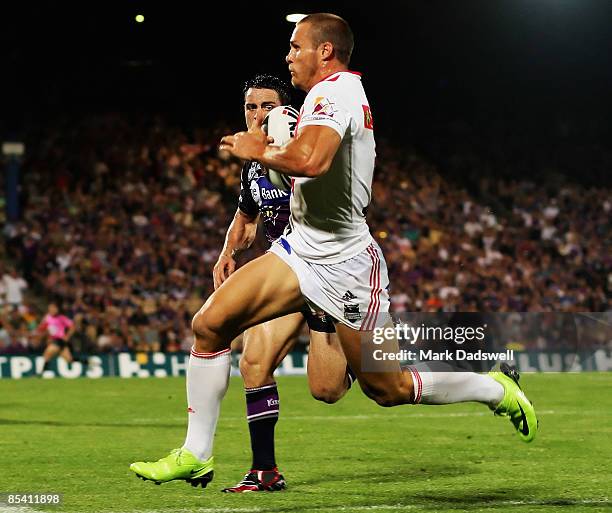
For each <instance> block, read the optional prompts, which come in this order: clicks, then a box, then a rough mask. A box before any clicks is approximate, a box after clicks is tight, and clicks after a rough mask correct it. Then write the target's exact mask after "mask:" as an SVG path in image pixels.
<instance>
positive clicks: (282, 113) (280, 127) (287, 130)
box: [261, 105, 299, 191]
mask: <svg viewBox="0 0 612 513" xmlns="http://www.w3.org/2000/svg"><path fill="white" fill-rule="evenodd" d="M298 116H299V113H298V111H297V110H295V109H294V108H293V107H291V106H290V105H281V106H280V107H275V108H274V109H272V110H271V111H270V112H269V113H268V115H267V116H266V119H264V122H263V125H262V127H261V128H262V129H263V131H264V132H265V133H266V134H268V135H269V136H271V137H273V138H274V142H273V143H272V146H284V145H285V144H287V143H288V142H289V141H290V140H291V138H292V137H293V136H294V135H295V127H296V126H297V120H298ZM268 180H270V182H271V183H272V185H274V186H275V187H278V188H279V189H282V190H284V191H287V190H289V189H291V177H290V176H287V175H284V174H282V173H279V172H278V171H275V170H274V169H269V168H268Z"/></svg>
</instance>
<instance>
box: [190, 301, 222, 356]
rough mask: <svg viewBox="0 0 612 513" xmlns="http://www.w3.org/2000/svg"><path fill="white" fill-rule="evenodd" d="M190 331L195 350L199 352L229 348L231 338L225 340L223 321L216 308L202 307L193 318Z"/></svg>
mask: <svg viewBox="0 0 612 513" xmlns="http://www.w3.org/2000/svg"><path fill="white" fill-rule="evenodd" d="M191 329H192V331H193V334H194V335H195V343H194V346H195V349H196V351H201V352H211V351H219V350H222V349H225V348H226V347H229V342H231V338H230V339H229V340H227V336H226V334H227V333H229V331H230V330H228V329H225V320H224V318H223V315H222V314H221V312H220V311H219V309H218V308H216V307H214V306H212V307H210V306H207V305H205V306H203V307H202V308H201V309H200V310H199V311H198V313H196V314H195V315H194V316H193V319H192V321H191Z"/></svg>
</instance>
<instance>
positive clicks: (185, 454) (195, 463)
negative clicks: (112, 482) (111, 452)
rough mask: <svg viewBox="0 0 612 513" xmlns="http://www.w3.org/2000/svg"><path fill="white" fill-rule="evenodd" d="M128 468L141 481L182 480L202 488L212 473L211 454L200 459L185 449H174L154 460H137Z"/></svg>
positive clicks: (156, 482) (160, 482) (209, 479)
mask: <svg viewBox="0 0 612 513" xmlns="http://www.w3.org/2000/svg"><path fill="white" fill-rule="evenodd" d="M130 470H131V471H132V472H134V473H135V474H136V475H137V476H138V477H139V478H140V479H142V480H143V481H153V482H154V483H155V484H156V485H159V484H162V483H167V482H168V481H175V480H182V481H187V482H188V483H189V484H190V485H191V486H198V485H199V486H201V487H202V488H206V485H207V484H208V483H210V482H211V481H212V478H213V475H214V472H213V458H212V456H211V457H210V458H209V459H207V460H206V461H200V460H198V459H197V458H196V457H195V456H194V455H193V454H192V453H191V452H190V451H188V450H187V449H174V450H173V451H172V452H171V453H170V454H168V456H166V457H165V458H162V459H161V460H158V461H155V462H145V461H137V462H136V463H132V464H131V465H130Z"/></svg>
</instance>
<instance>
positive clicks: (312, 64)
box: [285, 23, 319, 91]
mask: <svg viewBox="0 0 612 513" xmlns="http://www.w3.org/2000/svg"><path fill="white" fill-rule="evenodd" d="M311 30H312V27H311V26H310V23H300V24H299V25H296V26H295V29H294V30H293V34H291V41H290V42H289V46H290V49H289V53H288V54H287V57H285V61H287V64H289V72H290V73H291V83H292V84H293V87H297V88H298V89H302V90H303V91H309V90H310V88H311V87H312V86H313V85H314V84H313V81H315V77H316V75H317V71H318V69H319V58H318V53H317V48H316V47H315V46H313V43H312V38H311V37H310V32H311Z"/></svg>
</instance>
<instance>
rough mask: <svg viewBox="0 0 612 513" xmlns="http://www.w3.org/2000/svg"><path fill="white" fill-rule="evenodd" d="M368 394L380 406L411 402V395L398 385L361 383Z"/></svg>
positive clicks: (386, 406)
mask: <svg viewBox="0 0 612 513" xmlns="http://www.w3.org/2000/svg"><path fill="white" fill-rule="evenodd" d="M361 388H362V390H363V392H364V393H365V395H366V396H368V397H369V398H370V399H372V400H373V401H375V402H376V404H378V405H379V406H383V407H385V408H389V407H391V406H397V405H400V404H407V403H409V402H410V399H409V395H408V394H407V393H406V391H405V390H403V389H401V388H399V387H397V388H395V387H393V388H392V387H388V388H387V387H379V386H376V385H363V384H362V385H361Z"/></svg>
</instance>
